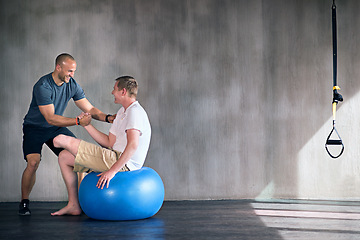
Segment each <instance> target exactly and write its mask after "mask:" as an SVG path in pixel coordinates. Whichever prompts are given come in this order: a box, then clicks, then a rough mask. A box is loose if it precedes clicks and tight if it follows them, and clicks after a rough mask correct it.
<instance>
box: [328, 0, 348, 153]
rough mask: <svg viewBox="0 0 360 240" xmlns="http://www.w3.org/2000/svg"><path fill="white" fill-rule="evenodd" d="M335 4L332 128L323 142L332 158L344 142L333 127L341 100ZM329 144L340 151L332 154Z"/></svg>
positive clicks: (333, 22)
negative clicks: (337, 147)
mask: <svg viewBox="0 0 360 240" xmlns="http://www.w3.org/2000/svg"><path fill="white" fill-rule="evenodd" d="M336 35H337V34H336V6H335V0H333V5H332V37H333V101H332V111H333V128H332V130H331V132H330V134H329V136H328V138H327V139H326V143H325V149H326V151H327V152H328V154H329V155H330V156H331V157H332V158H338V157H340V156H341V154H342V153H343V152H344V144H343V142H342V140H341V137H340V135H339V133H338V131H337V130H336V128H335V117H336V105H337V104H338V102H342V101H343V97H342V96H341V94H340V93H338V90H340V88H339V86H338V85H337V79H336V78H337V37H336ZM333 133H336V135H335V134H334V135H335V139H333V138H332V137H331V135H332V134H333ZM329 145H340V146H341V151H340V153H339V154H338V155H336V156H334V155H332V154H331V153H330V151H329V149H328V146H329Z"/></svg>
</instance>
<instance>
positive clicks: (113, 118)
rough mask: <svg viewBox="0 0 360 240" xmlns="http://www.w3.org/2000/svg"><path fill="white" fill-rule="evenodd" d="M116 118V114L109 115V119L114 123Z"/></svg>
mask: <svg viewBox="0 0 360 240" xmlns="http://www.w3.org/2000/svg"><path fill="white" fill-rule="evenodd" d="M115 118H116V114H114V115H111V116H109V117H108V120H109V122H110V123H113V122H114V120H115Z"/></svg>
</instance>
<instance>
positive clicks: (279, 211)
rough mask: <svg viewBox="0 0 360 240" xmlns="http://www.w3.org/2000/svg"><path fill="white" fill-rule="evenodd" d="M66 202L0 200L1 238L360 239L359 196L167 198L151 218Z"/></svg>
mask: <svg viewBox="0 0 360 240" xmlns="http://www.w3.org/2000/svg"><path fill="white" fill-rule="evenodd" d="M64 205H65V202H31V205H30V209H31V211H32V215H31V216H18V215H17V210H18V203H0V239H37V240H40V239H67V240H68V239H70V240H72V239H150V240H151V239H242V240H246V239H259V240H274V239H291V240H297V239H304V240H315V239H316V240H322V239H324V240H325V239H326V240H332V239H336V240H339V239H346V240H351V239H360V202H350V201H299V200H272V201H254V200H222V201H166V202H164V204H163V206H162V208H161V209H160V211H159V212H158V213H157V214H156V215H155V216H153V217H152V218H149V219H145V220H138V221H98V220H93V219H90V218H88V217H87V216H86V215H85V214H82V215H81V216H57V217H53V216H51V215H50V213H51V212H53V211H55V210H57V209H59V208H61V207H63V206H64Z"/></svg>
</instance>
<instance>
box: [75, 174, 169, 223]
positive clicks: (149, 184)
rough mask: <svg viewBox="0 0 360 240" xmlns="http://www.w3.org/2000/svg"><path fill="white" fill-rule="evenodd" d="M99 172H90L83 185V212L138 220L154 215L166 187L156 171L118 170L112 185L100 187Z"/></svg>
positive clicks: (105, 217) (81, 196)
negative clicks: (98, 185)
mask: <svg viewBox="0 0 360 240" xmlns="http://www.w3.org/2000/svg"><path fill="white" fill-rule="evenodd" d="M98 174H99V173H95V172H92V173H89V174H88V175H86V176H85V178H84V179H83V180H82V182H81V184H80V189H79V202H80V206H81V208H82V210H83V211H84V213H85V214H86V215H87V216H88V217H90V218H94V219H99V220H138V219H144V218H149V217H152V216H154V215H155V214H156V213H157V212H158V211H159V210H160V208H161V206H162V204H163V201H164V196H165V190H164V184H163V182H162V180H161V178H160V176H159V174H157V172H155V171H154V170H153V169H151V168H148V167H143V168H141V169H140V170H135V171H130V172H118V173H117V174H116V175H115V176H114V178H113V179H111V181H110V184H109V188H106V186H105V187H104V189H99V188H97V187H96V184H97V182H98V180H99V177H97V176H96V175H98Z"/></svg>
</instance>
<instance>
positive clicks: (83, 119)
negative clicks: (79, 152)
mask: <svg viewBox="0 0 360 240" xmlns="http://www.w3.org/2000/svg"><path fill="white" fill-rule="evenodd" d="M78 118H79V121H80V125H81V126H83V127H85V126H87V125H89V124H90V122H91V114H90V113H84V112H83V113H81V114H80V115H79V116H78Z"/></svg>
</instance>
